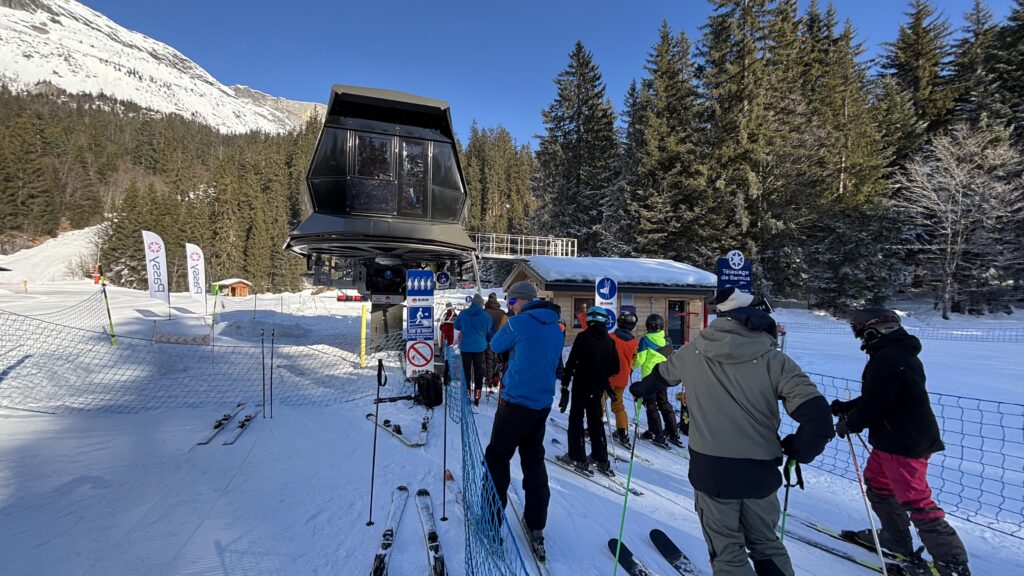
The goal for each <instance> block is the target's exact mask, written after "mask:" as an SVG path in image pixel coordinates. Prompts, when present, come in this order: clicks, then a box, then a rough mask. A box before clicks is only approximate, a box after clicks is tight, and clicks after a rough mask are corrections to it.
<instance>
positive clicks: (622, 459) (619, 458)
mask: <svg viewBox="0 0 1024 576" xmlns="http://www.w3.org/2000/svg"><path fill="white" fill-rule="evenodd" d="M548 421H549V422H550V423H551V424H554V425H555V426H557V427H559V428H561V429H562V430H564V431H566V432H568V431H569V427H568V426H567V425H566V424H565V423H564V422H562V421H561V420H556V419H555V418H552V417H548ZM583 439H584V440H585V441H586V442H587V443H588V444H589V443H590V437H589V436H587V434H586V433H584V434H583ZM606 442H608V443H609V449H608V457H609V458H611V459H612V460H615V461H616V462H622V463H623V464H626V463H628V462H629V458H627V457H626V456H622V455H620V454H613V453H612V450H611V447H610V443H611V442H616V440H615V439H614V438H608V439H606ZM619 446H622V447H624V448H626V449H627V450H628V449H629V446H626V445H624V444H622V443H621V442H619ZM633 459H634V460H636V461H637V462H643V463H644V464H652V462H651V461H650V460H649V459H647V458H646V457H644V456H642V455H640V454H636V455H635V456H634V458H633Z"/></svg>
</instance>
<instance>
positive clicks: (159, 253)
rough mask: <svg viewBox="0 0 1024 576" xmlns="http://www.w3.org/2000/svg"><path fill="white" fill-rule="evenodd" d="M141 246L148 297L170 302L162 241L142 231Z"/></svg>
mask: <svg viewBox="0 0 1024 576" xmlns="http://www.w3.org/2000/svg"><path fill="white" fill-rule="evenodd" d="M142 245H143V249H144V250H145V253H146V276H147V277H148V278H149V297H150V298H156V299H157V300H166V301H167V303H168V305H170V302H171V291H170V286H169V283H168V277H167V250H166V249H165V248H164V240H163V238H161V237H160V236H159V235H158V234H154V233H153V232H150V231H149V230H143V231H142Z"/></svg>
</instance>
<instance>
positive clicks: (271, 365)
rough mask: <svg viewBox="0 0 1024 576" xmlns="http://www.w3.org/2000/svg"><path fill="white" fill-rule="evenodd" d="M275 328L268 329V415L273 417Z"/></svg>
mask: <svg viewBox="0 0 1024 576" xmlns="http://www.w3.org/2000/svg"><path fill="white" fill-rule="evenodd" d="M276 334H277V328H275V329H273V330H271V331H270V417H271V418H273V417H274V336H275V335H276Z"/></svg>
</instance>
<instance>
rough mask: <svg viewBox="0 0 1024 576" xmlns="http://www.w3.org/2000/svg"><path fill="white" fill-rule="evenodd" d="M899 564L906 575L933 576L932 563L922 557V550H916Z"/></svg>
mask: <svg viewBox="0 0 1024 576" xmlns="http://www.w3.org/2000/svg"><path fill="white" fill-rule="evenodd" d="M899 565H900V569H902V570H903V574H905V575H906V576H932V574H933V572H932V567H931V565H930V564H929V563H928V561H927V560H925V559H924V558H922V557H921V553H920V552H915V553H914V554H913V555H912V556H911V557H910V558H908V559H906V560H901V561H900V563H899ZM939 573H940V574H941V573H942V572H939ZM968 574H970V573H968Z"/></svg>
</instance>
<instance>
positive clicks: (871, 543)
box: [839, 528, 920, 560]
mask: <svg viewBox="0 0 1024 576" xmlns="http://www.w3.org/2000/svg"><path fill="white" fill-rule="evenodd" d="M839 535H840V536H841V537H842V538H843V539H844V540H849V541H850V542H853V543H855V544H859V545H860V546H863V547H864V548H867V549H868V550H874V549H875V537H874V536H873V535H872V534H871V530H870V529H869V528H865V529H863V530H843V531H841V532H840V533H839ZM891 540H892V538H888V537H886V532H885V530H879V531H878V542H879V543H880V544H881V545H882V548H883V549H885V550H886V551H887V552H889V553H890V554H892V555H893V556H895V557H896V558H898V559H900V560H912V559H913V558H914V556H915V555H916V556H920V551H918V552H917V553H916V554H915V552H914V550H913V549H912V548H910V547H909V546H901V545H899V544H896V543H894V542H892V541H891Z"/></svg>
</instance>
